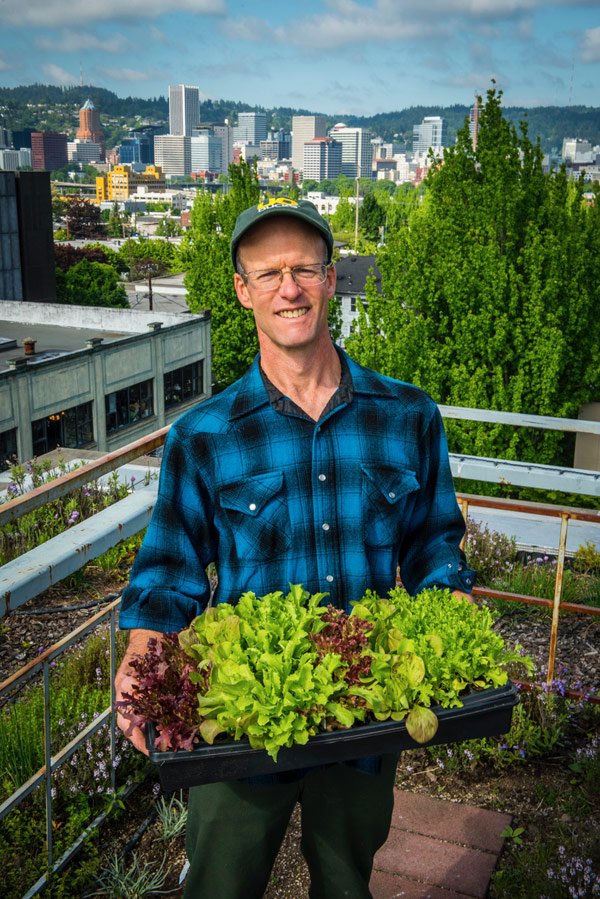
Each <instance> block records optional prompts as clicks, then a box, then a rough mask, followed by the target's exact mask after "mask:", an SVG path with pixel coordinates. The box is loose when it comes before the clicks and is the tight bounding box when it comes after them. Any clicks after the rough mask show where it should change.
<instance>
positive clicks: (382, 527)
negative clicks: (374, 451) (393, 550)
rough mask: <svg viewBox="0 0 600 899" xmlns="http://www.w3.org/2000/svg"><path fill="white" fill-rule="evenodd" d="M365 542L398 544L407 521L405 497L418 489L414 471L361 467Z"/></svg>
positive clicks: (369, 543) (372, 544) (378, 545)
mask: <svg viewBox="0 0 600 899" xmlns="http://www.w3.org/2000/svg"><path fill="white" fill-rule="evenodd" d="M362 472H363V485H362V494H363V509H364V539H365V543H366V544H367V546H375V547H381V546H392V545H394V544H397V543H398V541H399V539H400V537H401V533H402V528H403V524H404V522H405V521H406V511H407V510H406V506H407V498H409V497H410V496H411V494H414V493H415V492H416V491H417V490H418V489H419V482H418V480H417V476H416V474H415V472H414V471H412V470H411V469H409V468H400V467H389V466H385V465H380V466H379V465H378V466H369V465H363V466H362Z"/></svg>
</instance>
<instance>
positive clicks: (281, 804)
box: [184, 755, 398, 899]
mask: <svg viewBox="0 0 600 899" xmlns="http://www.w3.org/2000/svg"><path fill="white" fill-rule="evenodd" d="M397 761H398V757H397V756H395V755H394V756H384V758H383V763H382V768H381V773H380V774H379V775H376V776H373V775H370V774H363V773H362V772H360V771H356V770H354V769H353V768H349V767H347V766H345V765H333V766H331V767H329V768H326V769H324V770H322V771H317V772H315V773H312V774H308V775H307V776H306V777H304V778H303V779H302V780H300V781H297V782H294V783H290V784H278V785H276V786H272V785H269V786H262V785H261V786H257V785H254V784H246V783H240V782H239V781H231V782H226V783H216V784H206V785H204V786H200V787H192V789H191V790H190V794H189V806H188V820H187V831H186V848H187V854H188V858H189V860H190V869H189V872H188V876H187V878H186V887H185V893H184V899H261V897H262V896H263V894H264V892H265V889H266V888H267V884H268V880H269V875H270V873H271V868H272V867H273V863H274V861H275V858H276V856H277V853H278V851H279V847H280V846H281V842H282V840H283V838H284V836H285V832H286V828H287V825H288V822H289V819H290V816H291V814H292V811H293V809H294V806H295V804H296V802H300V803H301V808H302V843H301V848H302V854H303V855H304V857H305V859H306V861H307V864H308V867H309V870H310V878H311V884H310V897H311V899H342V897H344V899H370V897H371V893H370V891H369V880H370V877H371V869H372V867H373V856H374V855H375V853H376V851H377V850H378V849H379V847H380V846H382V845H383V843H384V842H385V840H386V839H387V835H388V831H389V827H390V821H391V816H392V808H393V802H394V797H393V786H394V777H395V773H396V764H397Z"/></svg>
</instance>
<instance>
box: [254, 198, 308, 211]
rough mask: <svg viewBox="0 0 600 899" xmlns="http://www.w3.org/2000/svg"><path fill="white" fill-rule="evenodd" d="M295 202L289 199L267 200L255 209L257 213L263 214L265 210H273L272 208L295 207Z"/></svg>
mask: <svg viewBox="0 0 600 899" xmlns="http://www.w3.org/2000/svg"><path fill="white" fill-rule="evenodd" d="M297 205H298V203H297V202H296V200H290V199H289V197H275V198H272V199H270V200H267V202H266V203H259V204H258V206H257V207H256V211H257V212H263V210H265V209H273V207H274V206H297Z"/></svg>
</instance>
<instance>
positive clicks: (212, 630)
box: [143, 585, 530, 760]
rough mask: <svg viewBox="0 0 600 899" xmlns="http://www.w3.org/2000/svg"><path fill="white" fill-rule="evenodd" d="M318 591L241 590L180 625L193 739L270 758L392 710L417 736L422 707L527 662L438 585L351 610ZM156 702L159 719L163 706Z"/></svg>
mask: <svg viewBox="0 0 600 899" xmlns="http://www.w3.org/2000/svg"><path fill="white" fill-rule="evenodd" d="M325 598H326V594H324V593H317V594H314V595H312V596H310V595H309V594H308V593H307V592H306V591H305V590H303V589H302V586H301V585H292V586H290V592H289V593H288V594H287V595H285V596H284V594H283V593H282V592H281V591H278V592H275V593H269V594H268V595H267V596H263V597H260V598H259V597H256V596H255V594H254V593H250V592H248V593H244V595H243V596H242V597H241V598H240V600H239V602H238V603H237V605H235V606H233V605H230V604H227V603H223V604H220V605H217V606H216V607H215V608H210V609H207V610H206V611H205V612H204V613H203V614H202V615H199V616H198V617H197V618H196V619H194V621H193V622H192V623H191V625H190V626H189V627H188V628H187V629H186V630H184V631H182V632H181V633H180V634H179V646H180V649H181V651H182V652H183V653H184V654H185V656H186V657H187V658H189V660H190V665H189V666H187V670H188V672H189V673H188V677H189V680H190V681H191V682H192V683H193V684H195V685H196V688H197V707H196V710H195V714H196V715H197V728H198V735H199V737H201V738H202V739H203V740H205V741H206V742H207V743H210V744H212V743H213V741H214V740H215V739H216V738H217V737H219V735H221V734H227V735H229V736H230V737H233V738H234V739H236V740H239V739H241V738H242V737H246V738H247V739H248V740H249V742H250V745H251V746H252V747H253V748H261V749H266V751H267V752H268V753H269V755H271V757H272V758H274V759H275V760H277V754H278V752H279V750H280V749H281V748H282V747H289V746H292V745H293V744H295V743H298V744H304V743H306V742H307V741H308V739H309V738H310V737H311V736H312V735H314V734H316V733H317V732H319V731H320V730H323V729H330V730H332V729H336V728H348V727H352V726H354V725H356V724H357V723H358V724H360V723H362V722H367V721H369V720H370V721H372V720H375V721H385V720H387V719H389V718H391V719H392V720H396V721H403V720H405V721H406V728H407V730H408V733H409V734H410V735H411V737H413V739H414V740H415V741H417V742H419V743H424V742H427V741H428V740H431V739H432V737H433V736H434V735H435V732H436V730H437V726H438V722H437V718H436V716H435V713H434V712H433V711H432V710H431V706H435V705H440V706H442V707H445V708H451V707H453V706H460V705H462V701H461V698H460V697H461V695H464V693H465V691H467V690H468V689H483V688H485V687H490V686H492V687H497V686H501V685H502V684H505V683H506V681H507V679H508V675H507V672H506V670H505V668H506V665H507V664H510V663H513V662H517V661H521V662H524V663H525V664H526V665H529V666H530V662H529V661H528V660H527V659H523V658H522V657H521V656H520V654H519V651H518V650H519V647H517V649H516V650H514V651H513V650H510V649H507V648H506V646H505V645H504V641H503V639H502V638H501V637H500V636H499V635H498V634H496V633H494V632H493V630H492V624H493V616H492V613H491V612H490V611H489V610H487V609H485V608H484V609H478V608H477V607H476V606H474V605H473V604H471V603H469V602H468V601H466V600H462V599H457V598H456V597H454V596H453V595H452V594H451V593H450V591H449V590H439V589H430V590H424V591H423V592H422V593H421V594H419V595H418V596H416V597H411V596H409V595H408V594H407V593H405V592H404V591H402V590H400V589H394V590H391V591H390V593H389V598H386V599H383V598H381V597H379V596H377V595H376V594H375V593H373V592H371V591H369V592H367V593H366V595H365V596H364V597H363V599H362V600H361V601H360V602H357V603H353V610H352V614H351V615H347V614H346V613H345V612H343V611H341V610H339V609H334V608H333V607H332V606H325V605H323V601H324V600H325ZM146 659H148V656H146ZM143 711H144V714H145V715H146V716H148V714H149V710H148V703H146V704H145V706H144V709H143ZM160 711H161V715H162V716H163V718H164V714H165V706H164V703H163V704H162V705H161V708H160ZM163 730H165V726H164V725H163ZM168 733H169V734H171V733H175V734H177V729H176V728H175V727H173V726H171V727H170V728H169V729H168ZM163 743H164V740H163ZM171 745H172V748H177V746H176V745H173V744H171ZM186 748H190V743H189V741H188V743H187V744H186Z"/></svg>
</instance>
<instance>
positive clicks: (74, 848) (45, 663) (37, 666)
mask: <svg viewBox="0 0 600 899" xmlns="http://www.w3.org/2000/svg"><path fill="white" fill-rule="evenodd" d="M120 602H121V599H120V597H119V598H118V599H115V600H113V601H112V602H111V603H110V604H109V605H108V606H107V607H106V608H105V609H103V610H102V611H101V612H98V613H97V614H96V615H94V616H93V617H92V618H90V619H89V620H88V621H86V622H84V623H83V624H82V625H80V626H79V627H78V628H76V630H74V631H72V632H71V633H70V634H68V635H67V636H66V637H64V638H63V639H62V640H60V641H59V642H58V643H56V644H54V646H51V647H50V648H49V649H47V650H45V651H44V652H42V653H40V655H39V656H38V657H37V658H35V659H33V660H32V661H31V662H29V663H28V664H27V665H25V666H24V667H23V668H21V669H20V670H19V671H17V672H16V673H15V674H13V675H11V676H10V677H9V678H7V679H6V680H5V681H4V682H3V683H1V684H0V700H1V699H2V698H3V697H4V696H9V700H8V701H10V694H11V692H12V691H15V690H19V689H20V688H22V687H24V686H25V685H27V683H28V682H29V681H31V680H33V679H34V678H35V677H36V675H39V674H40V673H41V675H42V690H43V696H44V764H43V765H42V767H41V768H40V769H39V770H38V771H36V772H35V774H33V775H32V776H31V777H30V778H29V779H28V780H27V781H26V782H25V783H24V784H22V785H21V786H20V787H18V788H17V789H16V790H15V791H14V792H13V793H12V794H11V795H10V796H9V797H8V798H7V799H6V800H5V801H4V802H3V803H2V804H1V805H0V821H2V820H3V819H4V818H5V817H6V816H7V815H8V814H9V813H10V812H11V811H13V810H14V809H15V808H17V806H19V805H20V804H21V803H22V802H23V801H24V800H25V799H26V798H27V797H28V796H29V795H30V794H31V793H33V791H34V790H35V789H37V788H38V787H41V786H43V787H44V791H45V815H46V837H45V844H46V859H45V861H46V864H45V866H44V867H45V868H46V870H45V872H44V873H43V874H42V875H41V877H40V878H38V880H37V881H36V882H35V883H34V884H33V885H32V886H31V887H30V889H29V890H28V891H27V892H26V893H25V894H24V895H23V899H30V897H33V896H35V895H37V894H38V893H39V892H40V891H41V890H43V889H44V887H45V886H46V885H47V883H48V881H49V879H50V878H51V877H52V876H53V875H56V874H58V873H59V872H60V871H62V869H63V868H65V867H66V865H67V864H68V863H69V862H70V860H71V859H72V858H73V856H74V855H75V854H76V853H77V852H78V851H79V850H80V849H81V847H82V846H83V844H84V842H85V840H86V839H87V837H88V836H89V835H90V834H91V833H92V832H93V831H94V830H96V829H97V828H98V827H100V825H101V824H102V823H104V821H105V820H106V819H107V817H108V814H109V813H108V812H107V811H103V812H101V813H100V814H99V815H97V816H96V818H94V820H93V821H92V822H91V823H90V824H89V825H88V827H86V829H85V830H84V831H83V832H82V833H81V834H80V835H79V836H78V837H77V839H76V840H75V841H74V842H73V843H72V844H71V846H69V847H68V848H67V849H66V850H65V851H64V852H63V854H62V855H61V857H60V858H59V859H58V860H56V861H55V858H54V855H55V853H54V839H53V827H52V821H53V818H52V805H53V796H52V775H53V774H54V772H55V771H57V770H58V769H59V768H60V767H61V765H63V764H64V763H65V762H67V761H68V760H69V759H70V758H71V756H72V755H73V754H74V753H75V752H77V750H78V749H79V748H80V747H81V746H83V744H84V743H86V742H87V741H88V740H89V739H90V737H91V736H93V735H94V734H95V733H97V732H98V731H99V730H101V728H103V727H105V726H106V724H107V723H108V726H109V733H110V753H109V754H110V793H111V794H112V796H113V797H116V795H117V788H116V767H117V765H116V712H115V711H114V701H115V687H114V680H115V669H116V665H115V633H116V617H115V616H116V610H117V608H118V606H119V604H120ZM107 620H108V622H109V625H110V649H109V653H110V655H109V668H110V696H111V701H110V706H109V707H108V708H107V709H104V710H103V711H102V712H100V713H99V714H98V715H97V716H96V717H95V718H94V719H93V720H92V721H91V722H90V723H89V724H87V725H86V726H85V727H83V728H82V730H80V731H79V733H78V734H77V736H76V737H74V738H73V739H72V740H71V741H70V742H69V743H67V744H66V745H64V746H62V747H60V749H59V750H58V751H57V752H56V754H55V755H52V748H51V739H50V737H51V727H50V669H51V668H52V667H53V665H54V663H55V661H56V659H58V658H59V657H60V656H61V655H62V654H63V653H64V652H65V651H66V650H67V649H69V648H70V647H72V646H74V645H75V644H76V643H78V642H79V640H81V639H82V638H84V637H86V636H87V635H88V634H90V633H91V632H92V631H94V630H96V628H98V627H99V626H100V625H102V624H103V623H104V622H106V621H107ZM137 785H138V784H137V783H136V782H133V783H132V784H130V785H129V786H128V787H127V788H126V789H125V791H124V792H123V798H127V796H129V795H130V794H131V792H133V790H134V789H135V788H136V786H137Z"/></svg>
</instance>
